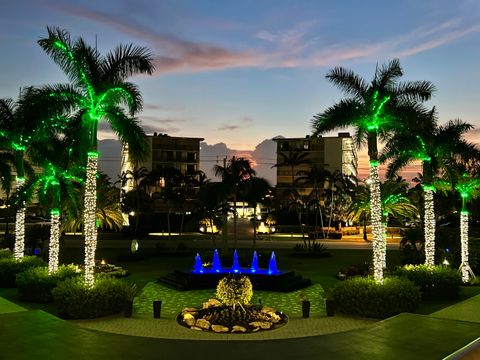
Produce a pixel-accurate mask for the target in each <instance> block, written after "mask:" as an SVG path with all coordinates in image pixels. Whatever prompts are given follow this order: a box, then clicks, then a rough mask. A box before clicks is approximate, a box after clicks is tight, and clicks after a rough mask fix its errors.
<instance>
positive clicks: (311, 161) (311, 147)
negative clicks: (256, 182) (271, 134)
mask: <svg viewBox="0 0 480 360" xmlns="http://www.w3.org/2000/svg"><path fill="white" fill-rule="evenodd" d="M273 140H274V141H275V142H276V144H277V163H276V164H277V191H278V192H279V193H282V192H283V191H285V190H287V189H292V188H293V186H295V188H296V189H297V191H298V192H299V193H300V194H301V195H308V194H309V193H310V191H311V190H312V188H310V187H309V186H308V185H302V184H299V183H297V181H296V180H297V179H298V177H299V176H300V175H299V174H305V173H306V172H309V171H311V169H312V168H318V169H321V170H327V171H329V172H330V173H334V172H340V173H341V174H343V175H346V176H352V177H356V176H357V160H358V158H357V152H356V148H355V143H354V141H353V139H352V137H351V136H350V133H348V132H340V133H338V136H325V137H323V136H318V137H310V136H308V135H307V136H306V137H305V138H280V137H279V138H274V139H273ZM295 158H296V159H297V161H295ZM292 181H293V184H292Z"/></svg>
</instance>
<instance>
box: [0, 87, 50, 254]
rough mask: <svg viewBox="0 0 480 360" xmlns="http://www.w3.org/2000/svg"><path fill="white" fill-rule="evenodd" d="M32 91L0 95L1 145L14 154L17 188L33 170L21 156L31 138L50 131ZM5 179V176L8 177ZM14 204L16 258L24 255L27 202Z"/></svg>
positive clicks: (34, 139) (19, 187) (42, 137)
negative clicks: (8, 97) (12, 96)
mask: <svg viewBox="0 0 480 360" xmlns="http://www.w3.org/2000/svg"><path fill="white" fill-rule="evenodd" d="M35 94H36V92H35V90H34V89H33V88H26V89H23V90H22V91H20V96H19V98H18V100H17V101H14V100H13V99H0V149H2V150H4V151H7V152H10V153H11V154H13V156H14V158H15V167H14V168H15V172H16V177H15V180H16V189H17V192H21V191H22V188H23V186H24V184H25V181H26V175H32V174H33V171H32V169H31V167H30V166H29V165H28V163H27V162H26V161H25V159H24V157H25V153H26V151H27V150H28V148H29V147H30V146H31V144H32V143H33V142H38V141H40V142H41V141H43V140H45V139H48V137H49V136H48V134H49V133H50V131H48V126H41V124H42V123H41V120H42V118H41V117H40V116H39V114H38V112H39V111H36V110H35V105H34V100H35V98H34V95H35ZM4 159H5V160H8V161H10V160H11V158H8V157H7V155H4ZM5 169H6V168H5V167H4V170H5ZM5 179H6V180H8V179H9V177H8V176H7V177H5ZM8 182H9V181H8ZM17 206H18V207H17V211H16V216H15V246H14V255H15V258H16V259H17V260H19V259H21V258H22V257H23V256H24V250H25V211H26V205H25V203H19V204H18V205H17Z"/></svg>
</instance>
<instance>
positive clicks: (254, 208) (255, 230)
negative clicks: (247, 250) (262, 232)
mask: <svg viewBox="0 0 480 360" xmlns="http://www.w3.org/2000/svg"><path fill="white" fill-rule="evenodd" d="M256 246H257V204H254V207H253V249H255V248H256Z"/></svg>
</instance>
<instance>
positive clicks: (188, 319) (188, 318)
mask: <svg viewBox="0 0 480 360" xmlns="http://www.w3.org/2000/svg"><path fill="white" fill-rule="evenodd" d="M183 322H184V323H185V324H187V325H188V326H193V325H195V323H196V319H195V317H194V316H193V315H192V314H189V313H187V314H184V315H183Z"/></svg>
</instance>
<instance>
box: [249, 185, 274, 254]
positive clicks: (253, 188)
mask: <svg viewBox="0 0 480 360" xmlns="http://www.w3.org/2000/svg"><path fill="white" fill-rule="evenodd" d="M271 188H272V187H271V186H270V184H269V183H268V181H267V180H266V179H264V178H260V177H251V178H250V179H248V180H247V181H246V182H245V187H244V191H243V198H244V199H245V200H246V201H247V203H248V204H249V205H250V206H251V207H252V208H253V221H252V222H253V248H254V249H255V247H256V245H257V205H258V204H261V203H263V202H264V200H265V196H266V195H267V194H268V193H269V191H270V189H271Z"/></svg>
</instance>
